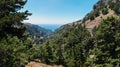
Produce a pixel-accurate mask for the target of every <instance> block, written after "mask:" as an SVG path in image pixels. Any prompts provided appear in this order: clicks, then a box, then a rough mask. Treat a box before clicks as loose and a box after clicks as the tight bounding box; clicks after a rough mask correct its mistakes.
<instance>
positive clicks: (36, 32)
mask: <svg viewBox="0 0 120 67" xmlns="http://www.w3.org/2000/svg"><path fill="white" fill-rule="evenodd" d="M25 25H26V27H27V30H26V32H29V35H30V37H31V38H32V40H33V43H37V44H40V43H43V42H44V41H45V39H48V38H49V37H50V35H51V34H52V33H53V32H52V31H51V30H47V29H44V28H42V27H40V26H38V25H34V24H30V23H26V24H25Z"/></svg>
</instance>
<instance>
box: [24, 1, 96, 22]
mask: <svg viewBox="0 0 120 67" xmlns="http://www.w3.org/2000/svg"><path fill="white" fill-rule="evenodd" d="M97 1H98V0H28V2H27V4H26V5H25V7H24V9H27V10H29V12H31V13H32V16H30V17H29V20H27V21H24V22H29V23H32V24H66V23H71V22H74V21H76V20H80V19H82V18H83V17H84V16H85V15H86V14H87V13H89V12H90V11H91V10H92V7H93V5H94V4H95V3H96V2H97Z"/></svg>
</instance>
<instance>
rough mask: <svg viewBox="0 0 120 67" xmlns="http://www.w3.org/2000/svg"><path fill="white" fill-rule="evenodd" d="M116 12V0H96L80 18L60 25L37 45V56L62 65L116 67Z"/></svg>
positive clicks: (119, 33)
mask: <svg viewBox="0 0 120 67" xmlns="http://www.w3.org/2000/svg"><path fill="white" fill-rule="evenodd" d="M119 14H120V1H119V0H99V1H98V2H97V3H96V4H95V5H94V6H93V10H92V11H91V12H90V13H88V14H87V15H86V16H85V17H84V18H83V19H81V20H78V21H76V22H73V23H70V24H66V25H63V26H61V27H60V28H58V29H57V30H56V31H55V35H54V36H53V37H52V38H51V39H50V40H49V41H47V42H45V43H44V44H43V45H42V46H39V50H38V52H39V55H37V57H38V59H40V60H41V61H42V62H43V63H46V64H57V65H63V66H65V67H119V66H120V60H118V59H120V53H119V52H120V42H119V41H120V38H119V37H120V18H119ZM36 52H37V51H36Z"/></svg>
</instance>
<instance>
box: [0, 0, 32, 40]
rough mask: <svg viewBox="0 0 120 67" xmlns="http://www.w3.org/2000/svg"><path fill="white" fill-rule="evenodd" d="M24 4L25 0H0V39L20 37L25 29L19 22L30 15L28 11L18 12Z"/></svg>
mask: <svg viewBox="0 0 120 67" xmlns="http://www.w3.org/2000/svg"><path fill="white" fill-rule="evenodd" d="M26 2H27V0H0V32H1V33H0V37H6V36H8V35H12V36H18V37H19V38H20V37H22V35H23V33H24V31H25V27H24V25H23V23H21V22H22V21H23V20H25V19H27V16H28V15H31V14H30V13H28V11H25V12H20V11H19V10H21V9H22V8H23V6H24V5H25V4H26Z"/></svg>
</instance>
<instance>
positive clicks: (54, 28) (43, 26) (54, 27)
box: [39, 24, 62, 32]
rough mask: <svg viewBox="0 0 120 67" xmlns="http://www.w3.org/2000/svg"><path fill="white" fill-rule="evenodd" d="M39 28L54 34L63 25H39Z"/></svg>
mask: <svg viewBox="0 0 120 67" xmlns="http://www.w3.org/2000/svg"><path fill="white" fill-rule="evenodd" d="M39 26H40V27H42V28H45V29H49V30H51V31H53V32H54V31H55V30H56V29H57V28H59V27H60V26H62V24H39Z"/></svg>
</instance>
